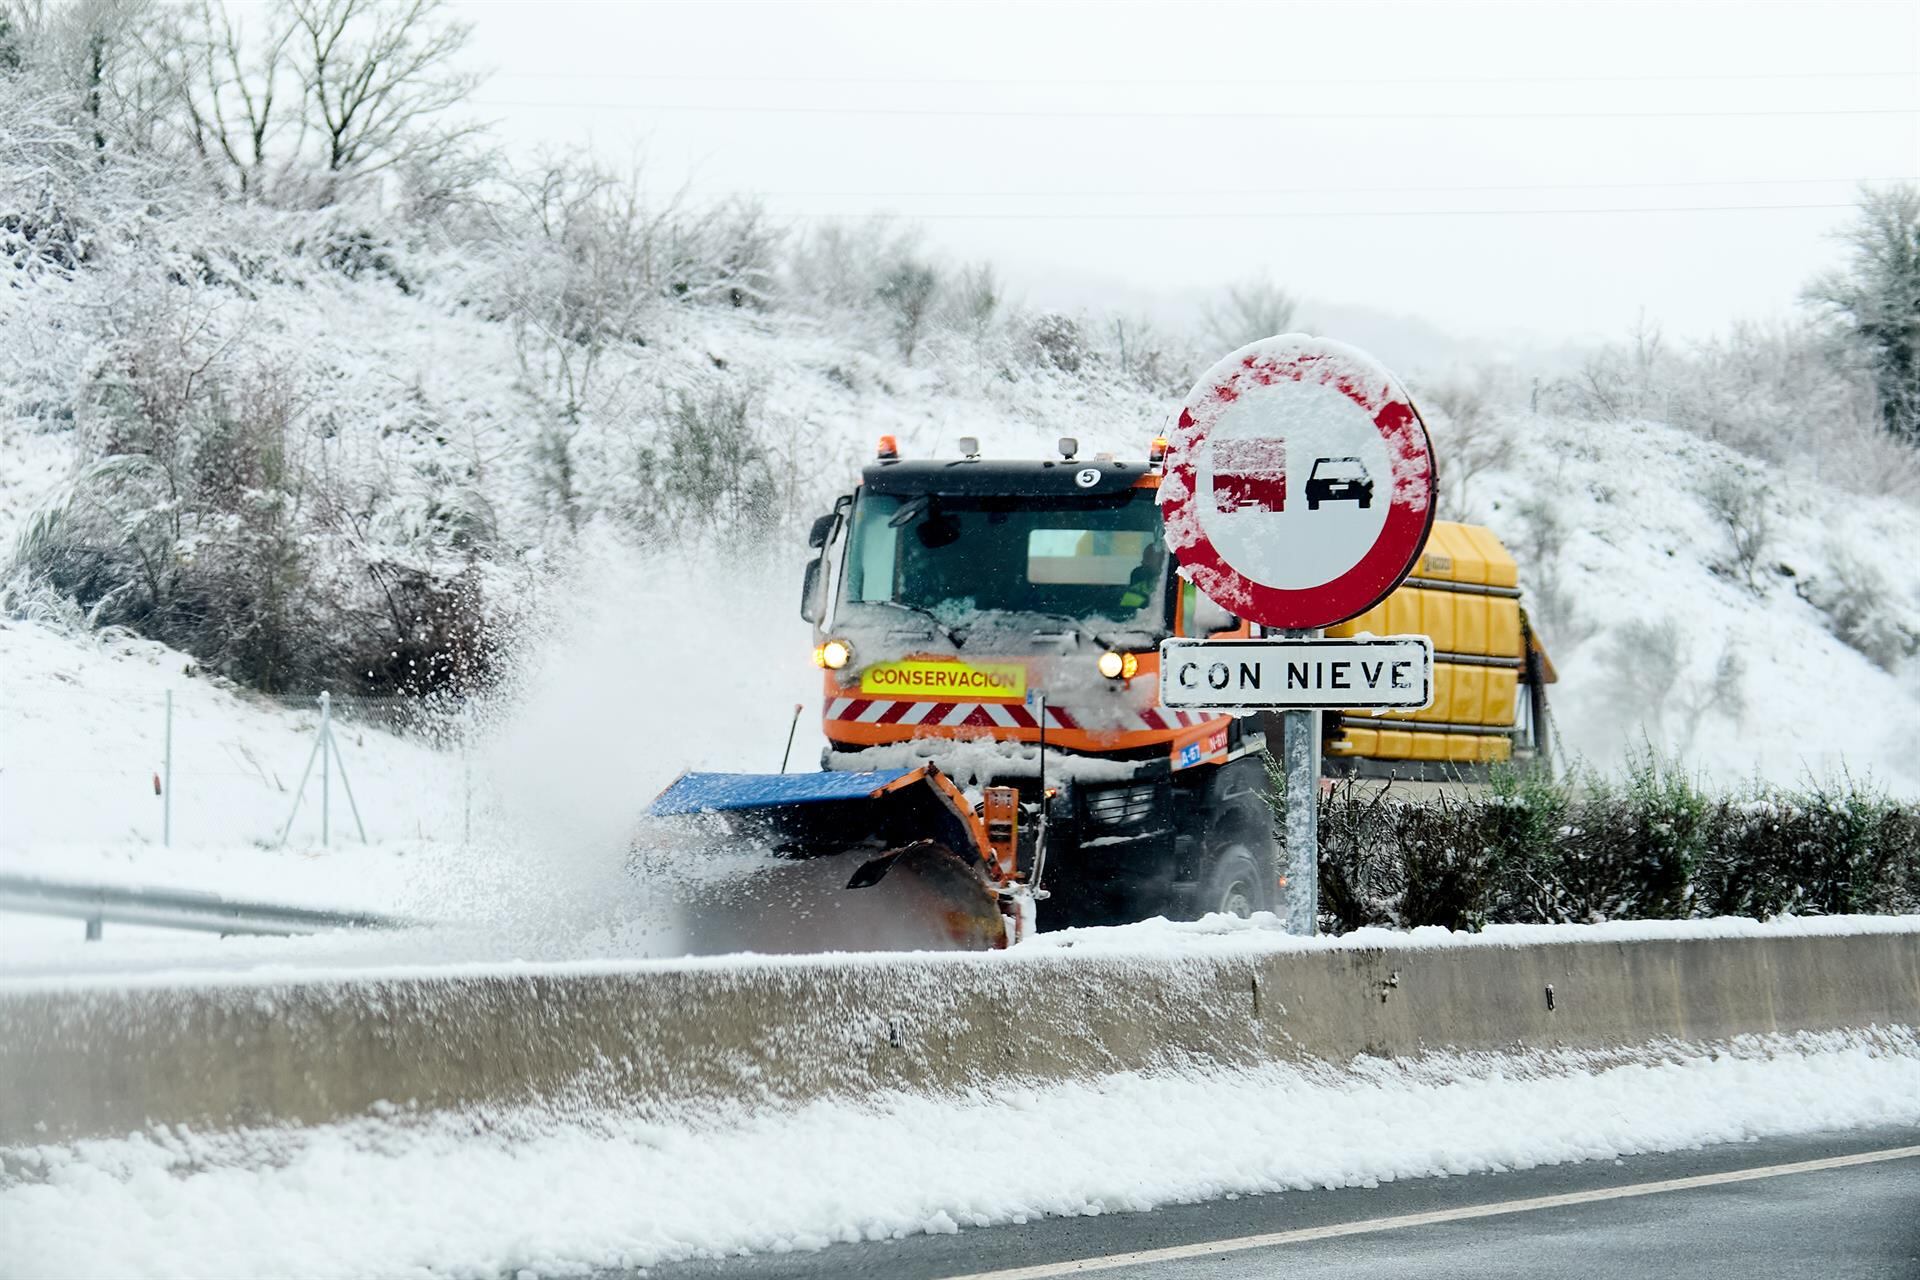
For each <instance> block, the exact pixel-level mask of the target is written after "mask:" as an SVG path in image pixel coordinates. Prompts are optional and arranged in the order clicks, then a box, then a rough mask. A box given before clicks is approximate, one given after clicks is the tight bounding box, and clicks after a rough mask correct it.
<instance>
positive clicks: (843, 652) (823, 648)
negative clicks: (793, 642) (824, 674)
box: [813, 640, 853, 671]
mask: <svg viewBox="0 0 1920 1280" xmlns="http://www.w3.org/2000/svg"><path fill="white" fill-rule="evenodd" d="M852 661H853V646H852V645H850V644H848V643H847V642H846V641H845V640H829V641H827V642H826V643H825V644H822V645H816V646H814V650H813V665H814V666H816V667H825V668H826V669H827V670H829V671H838V670H839V669H840V668H842V667H844V666H846V665H847V664H848V663H849V662H852Z"/></svg>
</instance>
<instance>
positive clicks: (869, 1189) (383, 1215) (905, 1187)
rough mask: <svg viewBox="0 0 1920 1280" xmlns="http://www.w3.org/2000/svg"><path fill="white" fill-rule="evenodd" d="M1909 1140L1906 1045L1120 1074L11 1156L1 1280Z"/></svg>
mask: <svg viewBox="0 0 1920 1280" xmlns="http://www.w3.org/2000/svg"><path fill="white" fill-rule="evenodd" d="M1277 1098H1284V1099H1285V1100H1286V1105H1285V1106H1276V1105H1274V1100H1275V1099H1277ZM1916 1123H1920V1043H1916V1041H1915V1038H1914V1036H1913V1035H1912V1034H1911V1033H1909V1032H1885V1033H1874V1034H1850V1033H1847V1034H1843V1033H1830V1034H1823V1035H1801V1036H1796V1037H1785V1038H1769V1039H1759V1038H1754V1039H1747V1040H1742V1041H1738V1042H1735V1043H1733V1044H1731V1045H1722V1046H1718V1047H1716V1048H1714V1049H1711V1050H1706V1049H1672V1050H1668V1051H1665V1052H1663V1053H1660V1054H1656V1055H1651V1056H1649V1057H1647V1058H1646V1059H1645V1060H1641V1061H1633V1062H1628V1063H1624V1064H1623V1063H1619V1062H1618V1061H1615V1062H1613V1063H1611V1064H1605V1063H1600V1062H1597V1061H1589V1060H1584V1059H1581V1058H1580V1057H1579V1056H1578V1055H1571V1054H1562V1055H1558V1056H1537V1055H1536V1056H1530V1057H1495V1056H1488V1055H1476V1056H1474V1057H1471V1058H1444V1057H1436V1058H1429V1059H1425V1060H1421V1061H1411V1062H1409V1061H1400V1062H1395V1061H1360V1062H1356V1063H1355V1064H1353V1065H1352V1066H1350V1067H1348V1068H1345V1069H1342V1070H1337V1071H1336V1070H1325V1071H1315V1070H1302V1069H1298V1068H1294V1067H1288V1066H1279V1065H1274V1066H1267V1067H1263V1068H1260V1069H1257V1070H1237V1071H1228V1072H1220V1073H1216V1074H1201V1075H1141V1074H1126V1075H1117V1076H1112V1077H1108V1078H1105V1079H1101V1080H1098V1081H1095V1082H1090V1083H1071V1084H1063V1083H1039V1084H1035V1085H1034V1086H1033V1087H1031V1088H1027V1089H1020V1090H998V1091H995V1092H994V1093H992V1094H986V1093H968V1094H965V1095H961V1096H957V1097H940V1096H914V1095H904V1094H884V1095H879V1096H876V1097H874V1098H872V1099H870V1100H868V1101H866V1102H865V1103H861V1104H854V1103H847V1102H831V1103H817V1104H812V1105H808V1106H802V1107H799V1108H796V1109H792V1110H780V1111H754V1110H747V1111H743V1112H739V1113H734V1114H708V1115H705V1116H700V1117H689V1118H681V1119H659V1118H655V1119H650V1120H640V1119H635V1118H632V1117H623V1116H617V1115H590V1116H583V1117H582V1116H576V1117H570V1118H561V1119H557V1120H556V1119H555V1118H554V1117H551V1116H548V1115H543V1114H533V1113H527V1112H504V1113H500V1112H495V1113H486V1114H474V1115H458V1116H449V1117H441V1118H433V1119H420V1120H412V1119H409V1118H407V1117H405V1116H404V1115H403V1116H401V1117H400V1118H398V1119H389V1120H368V1121H364V1122H358V1123H353V1124H345V1125H334V1126H328V1127H324V1128H317V1129H309V1130H279V1131H268V1132H251V1133H241V1134H235V1135H206V1134H197V1133H189V1132H186V1131H180V1130H175V1131H164V1130H163V1131H159V1132H156V1133H153V1134H148V1135H136V1136H133V1137H129V1138H124V1139H114V1140H107V1141H97V1142H82V1143H77V1144H72V1145H62V1146H47V1147H40V1148H34V1149H27V1150H16V1151H12V1152H9V1153H7V1156H6V1160H5V1161H4V1164H3V1165H0V1167H3V1168H4V1170H5V1173H4V1175H0V1239H5V1240H6V1241H7V1242H8V1246H7V1251H6V1253H7V1257H6V1260H5V1263H4V1268H5V1270H6V1272H7V1274H11V1275H19V1276H27V1275H52V1274H60V1275H116V1276H129V1277H131V1276H204V1275H247V1274H254V1275H264V1274H274V1275H284V1276H297V1277H315V1278H325V1277H352V1276H362V1275H372V1274H380V1275H394V1276H402V1275H412V1276H441V1275H445V1276H475V1275H508V1274H513V1273H514V1272H516V1271H517V1270H522V1269H524V1270H526V1271H531V1272H533V1273H535V1274H543V1275H556V1274H582V1273H585V1272H587V1271H590V1270H594V1269H599V1268H618V1267H644V1266H649V1265H653V1264H657V1263H660V1262H664V1261H668V1260H672V1259H678V1258H689V1257H710V1256H722V1255H728V1254H735V1253H743V1252H750V1251H751V1252H761V1251H788V1250H795V1249H821V1248H825V1247H827V1246H829V1245H832V1244H835V1243H838V1242H858V1241H863V1240H874V1239H886V1238H889V1237H898V1236H905V1235H910V1234H917V1233H922V1232H929V1233H933V1232H956V1231H963V1230H970V1229H974V1228H978V1227H985V1226H990V1225H994V1224H1000V1223H1018V1222H1024V1221H1027V1220H1029V1219H1033V1218H1037V1217H1040V1216H1043V1215H1085V1214H1100V1213H1114V1212H1124V1211H1138V1210H1146V1209H1152V1208H1154V1207H1156V1206H1160V1205H1165V1204H1171V1203H1179V1202H1192V1201H1200V1200H1206V1199H1213V1198H1218V1197H1222V1196H1228V1195H1235V1194H1272V1193H1284V1192H1288V1191H1303V1190H1309V1189H1312V1188H1319V1187H1329V1188H1330V1187H1371V1186H1375V1185H1378V1184H1379V1183H1382V1182H1390V1181H1394V1180H1397V1179H1405V1178H1419V1177H1432V1176H1449V1175H1461V1174H1472V1173H1479V1172H1486V1171H1491V1170H1507V1169H1524V1168H1529V1167H1533V1166H1538V1165H1547V1164H1561V1163H1566V1162H1572V1161H1581V1160H1604V1159H1612V1158H1615V1157H1620V1156H1627V1155H1633V1154H1638V1153H1646V1152H1656V1151H1673V1150H1683V1149H1690V1148H1697V1147H1700V1146H1704V1145H1706V1144H1709V1143H1723V1142H1740V1141H1744V1140H1750V1139H1754V1138H1759V1137H1766V1136H1774V1135H1787V1134H1795V1133H1806V1132H1815V1131H1822V1130H1834V1129H1843V1128H1850V1127H1864V1126H1876V1125H1911V1124H1916ZM503 1205H511V1206H513V1209H512V1212H510V1213H503V1212H501V1207H502V1206H503Z"/></svg>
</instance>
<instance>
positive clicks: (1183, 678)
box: [1160, 636, 1433, 711]
mask: <svg viewBox="0 0 1920 1280" xmlns="http://www.w3.org/2000/svg"><path fill="white" fill-rule="evenodd" d="M1160 701H1161V703H1162V704H1163V705H1165V706H1169V707H1178V708H1183V709H1187V708H1198V709H1233V710H1249V711H1251V710H1289V711H1311V710H1325V711H1338V710H1363V711H1419V710H1422V709H1424V708H1426V707H1428V706H1430V705H1432V703H1433V642H1432V641H1431V640H1429V639H1428V638H1427V637H1426V636H1387V637H1380V638H1375V637H1356V638H1352V639H1340V640H1291V639H1268V640H1186V639H1174V640H1165V641H1162V642H1161V645H1160Z"/></svg>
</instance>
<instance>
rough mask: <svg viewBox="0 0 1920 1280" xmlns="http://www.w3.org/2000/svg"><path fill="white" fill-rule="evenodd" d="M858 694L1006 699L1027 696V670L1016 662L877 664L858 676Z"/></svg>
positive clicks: (1014, 699) (883, 696) (1012, 699)
mask: <svg viewBox="0 0 1920 1280" xmlns="http://www.w3.org/2000/svg"><path fill="white" fill-rule="evenodd" d="M860 692H861V693H864V694H869V695H872V696H875V697H881V698H954V697H962V696H964V697H967V698H987V699H993V698H1005V699H1008V700H1010V701H1015V702H1017V701H1020V700H1022V699H1024V698H1025V697H1026V696H1027V669H1026V667H1025V666H1024V665H1022V664H1020V663H1018V662H928V661H916V660H912V659H909V660H907V661H904V662H876V663H875V664H874V665H872V666H870V667H868V668H867V669H866V670H865V671H862V672H861V673H860Z"/></svg>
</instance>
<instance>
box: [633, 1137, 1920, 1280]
mask: <svg viewBox="0 0 1920 1280" xmlns="http://www.w3.org/2000/svg"><path fill="white" fill-rule="evenodd" d="M1902 1149H1909V1150H1908V1151H1907V1152H1906V1153H1905V1154H1898V1155H1895V1156H1893V1157H1892V1158H1888V1154H1887V1153H1889V1152H1900V1151H1901V1150H1902ZM1808 1162H1815V1163H1816V1164H1817V1165H1818V1166H1820V1167H1814V1168H1802V1169H1795V1168H1793V1167H1792V1166H1795V1165H1801V1164H1806V1163H1808ZM1675 1182H1678V1183H1679V1184H1680V1185H1677V1186H1673V1185H1662V1184H1671V1183H1675ZM1543 1200H1544V1201H1545V1202H1546V1203H1538V1202H1539V1201H1543ZM1274 1236H1282V1237H1284V1238H1282V1239H1280V1240H1273V1239H1271V1237H1274ZM1263 1237H1267V1239H1262V1238H1263ZM1140 1255H1145V1256H1140ZM637 1274H638V1273H620V1272H613V1273H607V1274H606V1278H605V1280H611V1277H613V1276H627V1275H637ZM645 1274H646V1275H647V1276H648V1277H649V1280H721V1278H723V1277H724V1278H726V1280H803V1278H804V1280H827V1278H828V1277H834V1278H839V1277H848V1278H850V1280H948V1278H951V1277H960V1276H968V1277H978V1278H979V1280H986V1277H989V1276H990V1277H993V1278H994V1280H1048V1278H1049V1277H1052V1276H1074V1275H1089V1274H1092V1275H1100V1276H1102V1277H1109V1278H1111V1280H1145V1278H1146V1277H1154V1278H1155V1280H1162V1278H1168V1280H1188V1278H1198V1277H1204V1278H1205V1280H1243V1278H1250V1277H1271V1276H1278V1275H1285V1276H1286V1277H1287V1278H1288V1280H1299V1278H1307V1280H1360V1278H1361V1277H1365V1278H1366V1280H1381V1278H1382V1277H1394V1278H1396V1280H1397V1278H1399V1277H1420V1278H1422V1280H1429V1278H1431V1280H1442V1278H1447V1280H1451V1278H1453V1277H1474V1278H1475V1280H1478V1278H1480V1277H1514V1278H1515V1280H1519V1278H1521V1277H1525V1278H1527V1280H1534V1278H1546V1277H1569V1278H1577V1280H1601V1278H1602V1277H1604V1278H1605V1280H1615V1278H1616V1277H1618V1278H1621V1280H1632V1278H1634V1277H1670V1276H1712V1277H1716V1278H1722V1277H1732V1278H1733V1280H1759V1278H1761V1277H1768V1278H1771V1277H1792V1276H1806V1277H1820V1280H1843V1278H1853V1277H1916V1278H1920V1130H1914V1129H1896V1130H1874V1131H1857V1132H1850V1133H1843V1134H1823V1135H1818V1136H1813V1137H1801V1138H1791V1139H1770V1140H1766V1141H1761V1142H1751V1143H1741V1144H1737V1145H1731V1146H1721V1147H1711V1148H1708V1149H1706V1150H1702V1151H1689V1152H1680V1153H1676V1154H1672V1155H1657V1156H1641V1157H1635V1158H1632V1159H1629V1160H1623V1161H1602V1162H1595V1163H1588V1164H1575V1165H1558V1166H1553V1167H1549V1168H1541V1169H1531V1170H1526V1171H1523V1172H1518V1173H1503V1174H1479V1175H1474V1176H1470V1177H1455V1178H1424V1179H1418V1180H1412V1181H1406V1182H1398V1183H1391V1184H1385V1185H1382V1186H1380V1187H1377V1188H1371V1189H1361V1188H1353V1189H1346V1190H1339V1191H1316V1192H1288V1193H1286V1194H1283V1195H1271V1196H1247V1197H1242V1198H1239V1199H1236V1200H1223V1201H1216V1202H1213V1203H1209V1204H1197V1205H1175V1206H1170V1207H1167V1208H1164V1209H1160V1210H1157V1211H1155V1212H1153V1213H1125V1214H1109V1215H1105V1216H1101V1217H1093V1218H1049V1219H1045V1220H1042V1221H1038V1222H1031V1223H1027V1224H1025V1225H1023V1226H1007V1227H994V1228H989V1229H985V1230H969V1231H963V1232H961V1233H960V1234H959V1235H952V1236H913V1237H909V1238H907V1239H904V1240H889V1241H881V1242H877V1243H872V1244H861V1245H836V1246H834V1247H833V1248H830V1249H825V1250H822V1251H820V1252H818V1253H805V1254H784V1255H763V1256H754V1257H747V1258H729V1259H723V1260H716V1261H700V1262H687V1263H679V1264H674V1265H671V1266H662V1267H654V1268H652V1269H651V1270H649V1271H648V1272H646V1273H645Z"/></svg>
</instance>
